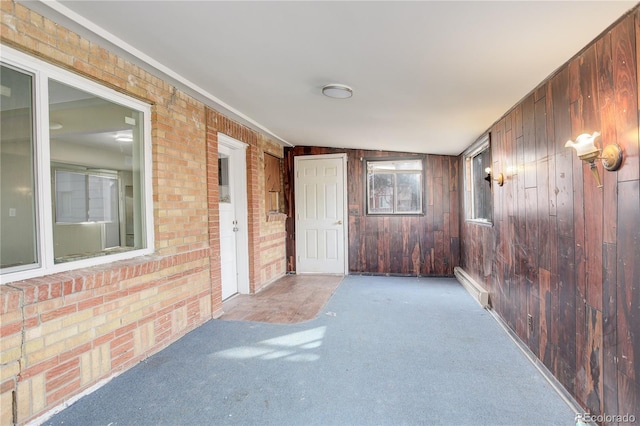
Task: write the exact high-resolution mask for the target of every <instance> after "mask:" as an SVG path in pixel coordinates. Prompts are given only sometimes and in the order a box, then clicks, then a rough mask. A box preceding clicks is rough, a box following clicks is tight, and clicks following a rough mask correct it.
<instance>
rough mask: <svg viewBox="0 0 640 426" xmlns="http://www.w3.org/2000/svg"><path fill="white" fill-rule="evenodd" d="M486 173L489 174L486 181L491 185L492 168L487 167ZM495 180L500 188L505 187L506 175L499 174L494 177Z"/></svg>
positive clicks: (485, 178)
mask: <svg viewBox="0 0 640 426" xmlns="http://www.w3.org/2000/svg"><path fill="white" fill-rule="evenodd" d="M484 172H485V173H486V174H487V175H486V176H485V177H484V180H486V181H487V182H489V183H491V167H487V168H486V169H484ZM493 180H494V181H496V182H497V183H498V185H499V186H502V185H504V175H503V174H502V173H498V174H497V175H496V176H494V177H493Z"/></svg>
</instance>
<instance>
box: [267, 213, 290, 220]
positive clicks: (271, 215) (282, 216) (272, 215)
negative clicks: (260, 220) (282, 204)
mask: <svg viewBox="0 0 640 426" xmlns="http://www.w3.org/2000/svg"><path fill="white" fill-rule="evenodd" d="M285 220H287V215H286V214H284V213H278V212H269V213H267V222H284V221H285Z"/></svg>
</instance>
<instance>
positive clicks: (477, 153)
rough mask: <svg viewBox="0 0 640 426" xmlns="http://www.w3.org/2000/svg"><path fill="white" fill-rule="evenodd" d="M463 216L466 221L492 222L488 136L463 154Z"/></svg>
mask: <svg viewBox="0 0 640 426" xmlns="http://www.w3.org/2000/svg"><path fill="white" fill-rule="evenodd" d="M465 164H466V167H465V183H466V184H465V206H466V207H465V215H466V217H467V219H470V220H475V221H479V222H486V223H490V222H491V221H492V194H491V184H492V172H491V150H490V145H489V138H488V136H486V137H484V138H483V139H481V140H480V141H479V142H478V143H477V144H476V147H472V150H471V151H470V152H469V153H468V154H465Z"/></svg>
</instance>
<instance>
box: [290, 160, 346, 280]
mask: <svg viewBox="0 0 640 426" xmlns="http://www.w3.org/2000/svg"><path fill="white" fill-rule="evenodd" d="M294 163H295V166H294V167H295V176H296V180H295V195H296V272H297V273H330V274H346V273H347V272H348V267H347V264H346V262H345V259H346V251H347V249H346V241H345V236H346V220H345V218H346V213H345V205H346V200H345V198H346V190H345V187H344V184H345V173H346V155H345V154H337V155H318V156H300V157H295V160H294Z"/></svg>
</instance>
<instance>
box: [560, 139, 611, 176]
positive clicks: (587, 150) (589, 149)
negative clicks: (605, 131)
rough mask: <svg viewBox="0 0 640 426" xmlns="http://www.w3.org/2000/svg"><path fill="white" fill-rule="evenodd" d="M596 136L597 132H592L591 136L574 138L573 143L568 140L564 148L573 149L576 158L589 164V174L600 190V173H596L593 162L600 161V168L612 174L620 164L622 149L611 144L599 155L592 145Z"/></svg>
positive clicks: (596, 169)
mask: <svg viewBox="0 0 640 426" xmlns="http://www.w3.org/2000/svg"><path fill="white" fill-rule="evenodd" d="M598 136H600V133H598V132H593V134H592V135H590V134H588V133H583V134H581V135H580V136H578V137H577V138H576V141H575V142H573V141H570V140H569V141H567V143H565V144H564V147H565V148H574V149H575V150H576V154H577V155H578V158H580V159H581V160H582V161H584V162H585V163H589V167H590V168H591V173H593V177H594V178H595V180H596V184H597V185H598V188H602V182H601V181H600V173H599V172H598V167H597V166H596V164H595V161H596V160H597V159H600V160H602V166H603V167H604V168H605V169H606V170H609V171H610V172H614V171H616V170H618V169H619V168H620V165H621V164H622V148H620V146H619V145H618V144H615V143H612V144H609V145H607V146H606V147H605V148H604V150H603V151H602V153H601V152H600V149H599V148H598V147H596V145H595V143H594V141H595V140H596V138H597V137H598Z"/></svg>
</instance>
